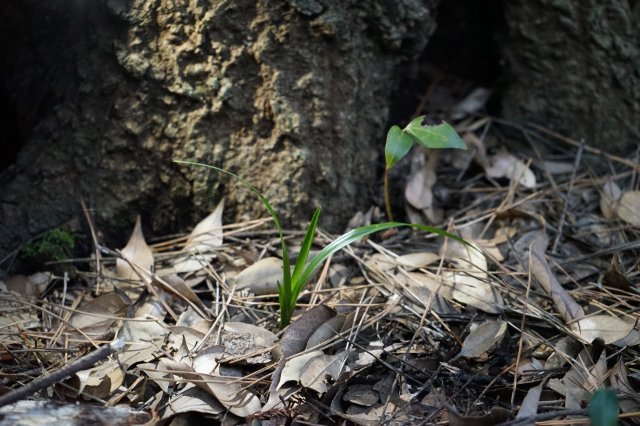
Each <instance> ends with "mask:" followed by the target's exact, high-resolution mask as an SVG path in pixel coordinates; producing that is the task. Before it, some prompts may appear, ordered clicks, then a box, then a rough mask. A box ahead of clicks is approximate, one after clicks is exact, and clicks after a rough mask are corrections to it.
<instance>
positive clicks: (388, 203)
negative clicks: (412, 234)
mask: <svg viewBox="0 0 640 426" xmlns="http://www.w3.org/2000/svg"><path fill="white" fill-rule="evenodd" d="M384 207H385V209H386V210H387V217H388V218H389V222H393V214H392V213H391V200H390V198H389V169H387V168H385V169H384Z"/></svg>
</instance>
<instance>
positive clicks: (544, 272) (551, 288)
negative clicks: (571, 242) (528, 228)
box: [531, 232, 584, 323]
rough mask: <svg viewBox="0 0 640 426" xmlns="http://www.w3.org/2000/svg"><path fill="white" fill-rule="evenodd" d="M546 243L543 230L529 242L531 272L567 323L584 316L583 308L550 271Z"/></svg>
mask: <svg viewBox="0 0 640 426" xmlns="http://www.w3.org/2000/svg"><path fill="white" fill-rule="evenodd" d="M548 244H549V239H548V238H547V236H546V234H545V233H544V232H540V233H538V235H536V238H535V240H534V242H533V243H532V244H531V274H532V275H533V276H534V278H535V279H536V281H538V282H539V283H540V285H541V286H542V287H543V288H544V289H545V290H546V291H547V293H548V294H549V296H551V299H552V300H553V303H554V304H555V306H556V309H557V310H558V313H559V314H560V316H561V317H562V318H563V319H564V321H565V322H567V323H568V322H571V321H573V320H576V319H578V318H582V317H584V310H583V309H582V307H581V306H580V305H578V303H577V302H576V301H575V300H574V298H573V297H572V296H571V295H570V294H569V293H568V292H567V291H566V290H565V289H564V288H563V287H562V285H561V284H560V283H559V282H558V279H557V278H556V276H555V275H554V274H553V272H551V268H550V267H549V264H548V263H547V259H546V257H545V254H544V252H545V250H546V248H547V245H548Z"/></svg>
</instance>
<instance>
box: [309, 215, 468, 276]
mask: <svg viewBox="0 0 640 426" xmlns="http://www.w3.org/2000/svg"><path fill="white" fill-rule="evenodd" d="M407 226H408V227H411V228H415V229H419V230H421V231H425V232H429V233H433V234H437V235H440V236H443V237H447V238H451V239H453V240H456V241H459V242H461V243H463V244H468V243H467V242H466V241H465V240H463V239H462V238H460V237H458V236H456V235H453V234H451V233H449V232H447V231H444V230H442V229H439V228H435V227H433V226H426V225H421V224H416V223H403V222H385V223H375V224H371V225H368V226H362V227H360V228H356V229H353V230H351V231H349V232H347V233H346V234H342V235H341V236H339V237H338V238H336V239H335V240H333V241H332V242H331V243H330V244H329V245H328V246H326V247H325V248H323V249H322V250H321V251H320V253H318V254H317V255H316V256H315V257H314V258H313V259H311V261H310V262H309V264H308V265H307V267H306V268H305V270H304V272H303V273H302V276H301V277H300V278H299V282H300V283H304V282H306V281H307V280H309V278H311V275H313V273H314V272H315V271H316V270H317V269H318V268H319V267H320V266H321V265H322V262H324V261H325V260H327V258H329V256H331V255H332V254H334V253H336V252H338V251H340V250H342V249H343V248H345V247H346V246H348V245H349V244H351V243H353V242H355V241H358V240H360V239H362V238H364V237H367V236H369V235H371V234H374V233H376V232H380V231H385V230H387V229H391V228H400V227H407ZM303 285H304V284H303Z"/></svg>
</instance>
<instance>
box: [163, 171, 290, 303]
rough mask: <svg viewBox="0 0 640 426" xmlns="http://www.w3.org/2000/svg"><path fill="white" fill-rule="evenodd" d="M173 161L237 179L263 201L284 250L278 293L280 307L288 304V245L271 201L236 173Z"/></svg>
mask: <svg viewBox="0 0 640 426" xmlns="http://www.w3.org/2000/svg"><path fill="white" fill-rule="evenodd" d="M173 161H174V162H175V163H178V164H186V165H189V166H198V167H206V168H208V169H212V170H215V171H217V172H219V173H224V174H225V175H228V176H231V177H233V178H236V179H238V180H239V181H240V183H242V184H243V185H244V186H245V187H247V188H248V189H249V190H250V191H251V192H253V193H254V194H256V195H257V196H258V198H260V201H262V204H264V206H265V207H266V208H267V210H268V211H269V214H270V215H271V217H272V218H273V222H274V223H275V225H276V229H277V230H278V236H279V237H280V245H281V250H282V283H280V284H278V293H279V295H280V303H281V304H280V306H281V307H282V302H283V299H284V301H287V303H288V300H290V299H291V295H292V292H291V265H290V263H289V254H288V252H287V245H286V243H285V241H284V235H283V233H282V226H281V225H280V219H278V215H277V214H276V211H275V210H274V209H273V207H271V204H269V201H268V200H267V198H266V197H265V196H264V195H262V192H260V191H259V190H258V189H257V188H256V187H255V186H253V185H251V184H250V183H249V182H248V181H246V180H244V179H243V178H241V177H240V176H238V175H237V174H235V173H231V172H229V171H227V170H224V169H221V168H219V167H216V166H212V165H210V164H204V163H197V162H194V161H183V160H173Z"/></svg>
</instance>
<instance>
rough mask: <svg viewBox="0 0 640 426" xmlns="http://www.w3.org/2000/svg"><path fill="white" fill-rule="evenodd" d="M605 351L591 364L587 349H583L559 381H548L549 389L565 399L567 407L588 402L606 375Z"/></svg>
mask: <svg viewBox="0 0 640 426" xmlns="http://www.w3.org/2000/svg"><path fill="white" fill-rule="evenodd" d="M606 360H607V356H606V351H602V353H601V354H600V357H599V358H598V361H597V362H596V363H594V362H593V360H592V356H591V354H590V353H589V348H585V349H583V350H582V351H581V352H580V354H579V355H578V359H577V360H574V361H573V362H572V363H571V368H570V369H569V371H568V372H567V373H566V374H565V375H564V377H562V378H561V379H551V380H549V387H550V388H551V389H553V390H554V391H556V392H558V393H559V394H561V395H564V396H565V397H566V398H567V399H566V402H567V403H568V404H569V406H575V405H576V404H578V406H579V404H581V403H582V402H585V401H588V400H589V397H590V396H591V393H592V391H593V390H594V389H597V388H598V387H600V386H601V385H602V383H603V382H604V380H605V378H606V374H607V361H606Z"/></svg>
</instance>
